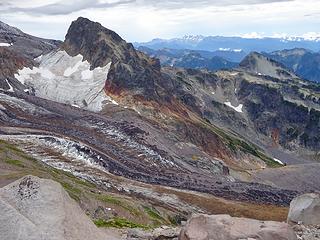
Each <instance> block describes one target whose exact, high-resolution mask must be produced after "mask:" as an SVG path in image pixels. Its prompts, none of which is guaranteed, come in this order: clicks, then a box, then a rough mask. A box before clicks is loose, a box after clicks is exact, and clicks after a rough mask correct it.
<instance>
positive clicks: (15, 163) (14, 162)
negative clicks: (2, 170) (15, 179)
mask: <svg viewBox="0 0 320 240" xmlns="http://www.w3.org/2000/svg"><path fill="white" fill-rule="evenodd" d="M4 162H5V163H7V164H10V165H14V166H17V167H22V168H24V167H25V166H24V165H23V163H22V162H21V161H19V160H16V159H10V158H6V159H5V160H4Z"/></svg>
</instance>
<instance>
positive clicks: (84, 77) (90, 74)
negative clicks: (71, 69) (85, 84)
mask: <svg viewBox="0 0 320 240" xmlns="http://www.w3.org/2000/svg"><path fill="white" fill-rule="evenodd" d="M81 78H82V80H87V79H90V78H93V71H90V70H89V69H87V70H84V71H82V72H81Z"/></svg>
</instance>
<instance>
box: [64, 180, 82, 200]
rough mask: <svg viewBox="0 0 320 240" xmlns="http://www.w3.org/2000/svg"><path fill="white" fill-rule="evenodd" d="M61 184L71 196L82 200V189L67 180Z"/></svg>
mask: <svg viewBox="0 0 320 240" xmlns="http://www.w3.org/2000/svg"><path fill="white" fill-rule="evenodd" d="M61 185H62V187H63V188H64V189H65V190H66V191H67V192H68V193H69V195H70V197H71V198H73V199H74V200H76V201H80V194H81V190H80V189H79V188H76V187H74V186H72V185H71V184H69V183H67V182H61Z"/></svg>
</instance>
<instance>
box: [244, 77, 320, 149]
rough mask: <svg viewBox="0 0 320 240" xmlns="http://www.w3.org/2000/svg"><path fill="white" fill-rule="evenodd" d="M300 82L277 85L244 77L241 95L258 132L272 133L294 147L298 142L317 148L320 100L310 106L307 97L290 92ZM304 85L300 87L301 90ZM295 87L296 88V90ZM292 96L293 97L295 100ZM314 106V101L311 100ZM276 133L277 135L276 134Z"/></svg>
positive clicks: (283, 144)
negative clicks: (319, 103)
mask: <svg viewBox="0 0 320 240" xmlns="http://www.w3.org/2000/svg"><path fill="white" fill-rule="evenodd" d="M296 88H298V86H291V85H290V84H288V85H287V84H285V85H281V84H279V85H278V87H270V85H267V84H265V85H262V84H258V83H250V82H248V81H242V82H241V84H240V87H239V89H240V90H239V93H238V96H239V98H240V99H241V102H243V103H244V106H245V108H246V112H247V116H248V118H249V119H250V120H251V122H252V124H253V126H252V125H251V127H254V128H255V129H256V130H257V131H258V132H260V133H262V134H263V135H266V136H272V135H273V136H272V137H273V138H274V139H273V141H275V142H276V144H280V145H281V146H284V147H285V148H287V149H290V150H293V149H294V148H295V147H296V145H293V143H295V144H298V145H299V146H301V147H303V148H306V149H310V150H314V151H317V149H319V147H320V141H319V127H318V126H319V121H320V111H319V108H316V107H317V106H319V105H318V104H316V105H314V106H315V108H314V109H313V108H310V107H309V106H308V101H305V100H303V99H299V95H298V94H297V93H295V92H290V89H292V90H293V89H296ZM302 89H303V88H302V87H301V88H300V90H302ZM293 91H294V90H293ZM291 99H294V101H292V100H291ZM310 106H313V103H310ZM275 135H277V136H275Z"/></svg>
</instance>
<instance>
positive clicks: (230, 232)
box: [180, 214, 297, 240]
mask: <svg viewBox="0 0 320 240" xmlns="http://www.w3.org/2000/svg"><path fill="white" fill-rule="evenodd" d="M180 239H181V240H239V239H241V240H275V239H277V240H296V239H297V236H296V234H295V233H294V232H293V230H292V229H291V228H290V226H289V225H288V224H286V223H281V222H272V221H258V220H253V219H248V218H235V217H230V216H229V215H202V214H199V215H194V216H193V217H192V218H191V219H190V220H189V221H188V222H187V224H186V226H184V227H183V228H182V230H181V233H180Z"/></svg>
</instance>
